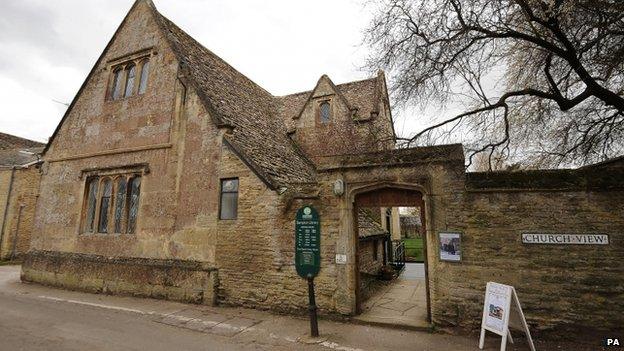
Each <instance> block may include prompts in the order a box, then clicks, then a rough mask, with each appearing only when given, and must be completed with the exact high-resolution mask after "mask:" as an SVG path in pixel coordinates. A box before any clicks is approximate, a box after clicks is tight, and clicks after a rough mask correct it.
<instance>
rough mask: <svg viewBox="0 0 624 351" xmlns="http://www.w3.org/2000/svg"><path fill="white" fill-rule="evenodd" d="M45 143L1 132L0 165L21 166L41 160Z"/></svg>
mask: <svg viewBox="0 0 624 351" xmlns="http://www.w3.org/2000/svg"><path fill="white" fill-rule="evenodd" d="M44 146H45V144H43V143H40V142H38V141H34V140H29V139H24V138H20V137H18V136H15V135H10V134H6V133H0V167H3V168H5V167H19V166H24V165H27V164H29V163H32V162H35V161H37V160H39V157H38V156H39V155H40V154H41V152H42V151H43V147H44Z"/></svg>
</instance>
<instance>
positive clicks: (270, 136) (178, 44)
mask: <svg viewBox="0 0 624 351" xmlns="http://www.w3.org/2000/svg"><path fill="white" fill-rule="evenodd" d="M154 10H155V8H154ZM155 13H156V17H157V20H158V21H159V22H160V24H161V26H162V28H163V30H164V32H165V35H166V37H167V38H168V39H169V41H170V43H171V45H172V48H173V50H174V51H175V53H176V55H177V57H178V59H179V61H180V63H181V68H182V73H183V74H184V76H185V78H184V79H185V80H187V81H188V82H189V83H191V84H192V85H193V87H194V88H195V90H196V91H197V93H198V94H199V97H200V98H201V100H202V102H203V103H204V105H205V107H206V109H207V110H208V113H209V114H210V116H211V117H212V118H213V119H214V120H215V123H216V124H217V126H219V127H231V128H232V132H231V133H230V134H226V139H227V141H228V142H229V144H230V146H231V147H232V148H233V149H234V151H235V152H236V153H237V154H239V156H240V157H241V158H243V161H244V162H246V163H247V164H248V165H249V166H250V167H251V168H252V169H253V170H254V171H255V172H256V173H257V174H258V175H259V176H260V177H261V178H263V180H264V181H265V182H267V183H268V185H269V186H271V187H272V188H277V187H279V186H286V185H288V184H291V183H311V182H315V181H316V172H315V169H314V166H313V165H312V163H311V162H310V161H308V159H307V158H306V157H305V155H304V154H303V153H302V152H301V151H300V150H299V149H298V148H297V147H296V146H295V145H294V143H293V141H292V140H291V139H290V138H289V137H288V135H287V133H286V132H287V131H286V126H285V125H284V123H283V121H282V120H281V119H279V118H278V117H277V115H278V108H277V104H276V101H275V98H274V97H273V96H272V95H271V94H270V93H269V92H267V91H266V90H264V89H263V88H261V87H260V86H259V85H257V84H256V83H254V82H252V81H251V80H250V79H249V78H247V77H245V76H244V75H243V74H242V73H240V72H238V71H237V70H236V69H234V68H233V67H232V66H230V65H229V64H228V63H226V62H225V61H224V60H222V59H221V58H220V57H218V56H217V55H215V54H214V53H212V52H211V51H210V50H208V49H206V48H205V47H203V46H202V45H201V44H199V43H198V42H197V41H195V39H193V38H192V37H191V36H189V35H188V34H187V33H185V32H184V31H183V30H182V29H180V28H179V27H178V26H176V25H175V24H174V23H173V22H171V21H170V20H168V19H167V18H165V17H164V16H162V15H161V14H160V13H158V11H156V10H155Z"/></svg>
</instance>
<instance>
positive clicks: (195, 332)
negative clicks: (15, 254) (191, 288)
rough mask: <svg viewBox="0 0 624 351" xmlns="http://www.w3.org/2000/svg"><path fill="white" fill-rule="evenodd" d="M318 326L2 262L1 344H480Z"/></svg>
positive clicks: (344, 347)
mask: <svg viewBox="0 0 624 351" xmlns="http://www.w3.org/2000/svg"><path fill="white" fill-rule="evenodd" d="M319 329H320V331H321V335H322V336H323V337H325V338H327V340H325V341H324V342H322V343H320V344H315V345H307V344H303V343H301V342H299V341H298V339H299V338H300V337H305V336H306V335H307V333H308V331H309V324H308V321H307V319H305V318H295V317H290V316H278V315H272V314H270V313H267V312H261V311H256V310H249V309H240V308H223V307H207V306H198V305H188V304H182V303H176V302H170V301H162V300H153V299H142V298H132V297H120V296H109V295H98V294H88V293H81V292H75V291H66V290H61V289H55V288H49V287H44V286H40V285H37V284H23V283H21V282H20V281H19V266H0V350H29V351H31V350H32V351H36V350H150V351H159V350H163V351H165V350H166V351H171V350H278V351H279V350H341V351H357V350H367V351H368V350H414V351H420V350H422V351H424V350H441V351H443V350H457V351H463V350H475V351H476V350H478V348H477V338H476V337H463V336H451V335H444V334H430V333H425V332H413V331H404V330H394V329H386V328H381V327H372V326H365V325H354V324H350V323H340V322H333V321H327V320H321V321H320V325H319ZM498 340H500V339H496V338H494V337H490V338H489V340H488V345H487V350H496V349H497V345H498V342H497V341H498ZM526 349H528V348H526V347H521V348H519V349H518V350H526ZM544 349H545V348H540V350H544ZM508 350H514V348H508Z"/></svg>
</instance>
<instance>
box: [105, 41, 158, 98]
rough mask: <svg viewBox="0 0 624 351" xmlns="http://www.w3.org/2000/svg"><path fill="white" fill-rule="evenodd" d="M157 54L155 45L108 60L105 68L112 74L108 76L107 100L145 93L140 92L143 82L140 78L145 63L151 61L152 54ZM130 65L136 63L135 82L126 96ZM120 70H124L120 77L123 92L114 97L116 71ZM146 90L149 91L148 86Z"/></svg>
mask: <svg viewBox="0 0 624 351" xmlns="http://www.w3.org/2000/svg"><path fill="white" fill-rule="evenodd" d="M156 54H157V52H156V50H154V48H153V47H150V48H147V49H143V50H139V51H136V52H134V53H131V54H128V55H125V56H122V57H118V58H115V59H112V60H110V61H108V62H107V64H106V68H105V70H108V71H109V72H110V74H109V78H108V85H107V88H106V100H107V101H122V100H125V99H130V98H132V97H136V96H141V95H143V94H144V93H145V92H143V93H139V86H140V83H141V82H140V80H141V75H142V72H143V65H144V64H145V63H146V62H149V61H150V60H151V58H152V56H155V55H156ZM130 65H134V67H135V72H134V84H133V87H132V94H130V95H128V96H126V92H125V88H126V85H127V72H128V70H127V68H128V67H129V66H130ZM150 66H153V65H150ZM152 68H153V67H150V70H152ZM119 70H121V71H122V72H123V73H122V74H121V79H120V81H121V83H120V84H121V85H122V92H121V95H120V96H119V97H118V98H116V99H113V94H114V91H113V89H115V73H116V72H117V71H119ZM148 74H149V72H148ZM147 85H149V78H148V83H147ZM146 91H147V87H146Z"/></svg>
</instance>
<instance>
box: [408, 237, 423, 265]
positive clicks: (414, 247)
mask: <svg viewBox="0 0 624 351" xmlns="http://www.w3.org/2000/svg"><path fill="white" fill-rule="evenodd" d="M403 242H404V243H405V256H406V259H407V260H408V261H416V262H423V260H424V257H423V239H422V238H414V239H403Z"/></svg>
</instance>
